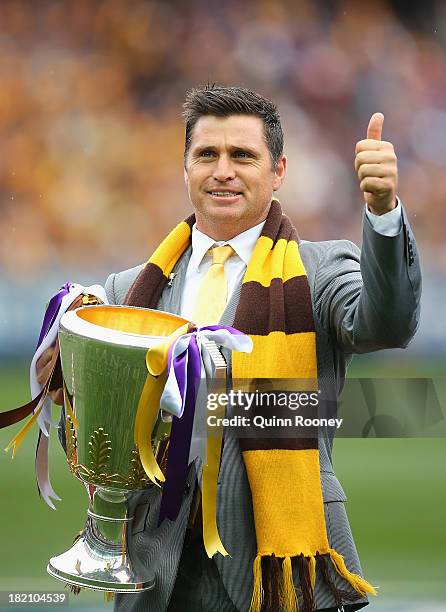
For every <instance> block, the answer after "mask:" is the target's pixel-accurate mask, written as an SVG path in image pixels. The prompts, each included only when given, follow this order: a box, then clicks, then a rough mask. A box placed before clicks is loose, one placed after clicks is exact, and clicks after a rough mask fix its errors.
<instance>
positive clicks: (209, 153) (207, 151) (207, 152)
mask: <svg viewBox="0 0 446 612" xmlns="http://www.w3.org/2000/svg"><path fill="white" fill-rule="evenodd" d="M214 155H215V153H214V151H211V150H210V149H205V150H204V151H200V157H213V156H214Z"/></svg>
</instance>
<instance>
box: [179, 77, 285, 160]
mask: <svg viewBox="0 0 446 612" xmlns="http://www.w3.org/2000/svg"><path fill="white" fill-rule="evenodd" d="M206 115H213V116H214V117H230V116H231V115H253V116H255V117H260V119H262V121H263V128H264V134H265V141H266V144H267V146H268V149H269V152H270V155H271V159H272V162H273V166H274V168H275V167H276V166H277V162H278V161H279V158H280V156H281V155H282V153H283V131H282V125H281V123H280V117H279V113H278V110H277V106H276V105H275V104H273V103H272V102H270V101H269V100H267V99H266V98H264V97H263V96H261V95H260V94H258V93H256V92H255V91H252V90H251V89H246V88H244V87H223V86H221V85H215V84H214V85H205V86H204V87H199V88H197V89H190V90H189V91H188V92H187V94H186V101H185V103H184V104H183V118H184V120H185V122H186V138H185V144H184V163H186V157H187V154H188V152H189V148H190V144H191V140H192V131H193V129H194V126H195V124H196V123H197V121H198V119H200V117H205V116H206Z"/></svg>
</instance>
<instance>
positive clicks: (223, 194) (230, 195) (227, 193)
mask: <svg viewBox="0 0 446 612" xmlns="http://www.w3.org/2000/svg"><path fill="white" fill-rule="evenodd" d="M208 194H209V195H211V196H213V197H215V198H235V197H236V196H239V195H242V192H241V191H224V190H220V191H208Z"/></svg>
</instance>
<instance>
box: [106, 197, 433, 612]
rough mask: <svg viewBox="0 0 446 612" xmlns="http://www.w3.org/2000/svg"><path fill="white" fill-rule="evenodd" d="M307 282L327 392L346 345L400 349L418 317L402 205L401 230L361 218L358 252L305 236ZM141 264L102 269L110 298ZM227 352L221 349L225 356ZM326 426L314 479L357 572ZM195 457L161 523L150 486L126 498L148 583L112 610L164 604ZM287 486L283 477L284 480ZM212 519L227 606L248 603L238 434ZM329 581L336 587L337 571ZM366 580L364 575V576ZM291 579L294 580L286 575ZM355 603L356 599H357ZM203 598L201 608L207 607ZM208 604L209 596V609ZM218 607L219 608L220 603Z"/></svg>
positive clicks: (182, 265) (246, 510) (324, 604)
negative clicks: (380, 228)
mask: <svg viewBox="0 0 446 612" xmlns="http://www.w3.org/2000/svg"><path fill="white" fill-rule="evenodd" d="M300 253H301V257H302V260H303V263H304V265H305V268H306V271H307V275H308V281H309V285H310V290H311V297H312V304H313V312H314V321H315V326H316V343H317V359H318V375H319V382H320V385H321V387H322V391H323V393H325V394H326V395H327V396H329V397H337V396H338V394H339V393H340V391H341V389H342V386H343V382H344V377H345V372H346V368H347V365H348V363H349V361H350V359H351V356H352V353H365V352H369V351H376V350H379V349H385V348H394V347H405V346H407V344H408V342H409V341H410V339H411V338H412V336H413V335H414V333H415V331H416V328H417V325H418V321H419V303H420V293H421V272H420V266H419V259H418V253H417V248H416V244H415V240H414V237H413V234H412V230H411V228H410V225H409V222H408V219H407V216H406V213H405V211H404V209H403V210H402V229H401V231H400V233H399V234H398V235H397V236H395V237H387V236H383V235H381V234H378V233H377V232H375V231H374V230H373V228H372V226H371V224H370V221H369V220H368V218H367V216H366V215H364V218H363V245H362V250H361V251H359V249H358V247H357V246H355V245H354V244H353V243H351V242H349V241H347V240H333V241H326V242H307V241H302V242H301V244H300ZM189 258H190V249H189V250H188V251H186V253H185V254H184V255H183V257H182V258H181V259H180V261H179V262H178V263H177V266H176V269H175V272H176V277H175V280H174V281H173V283H172V285H171V286H167V287H166V288H165V290H164V292H163V295H162V297H161V300H160V302H159V304H158V308H159V309H161V310H166V311H169V312H173V313H176V314H178V313H179V308H180V300H181V293H182V287H183V281H184V277H185V272H186V268H187V264H188V261H189ZM141 268H142V266H137V267H135V268H132V269H130V270H126V271H124V272H121V273H118V274H112V275H111V276H110V277H109V278H108V280H107V282H106V291H107V295H108V298H109V300H110V302H111V303H116V304H119V303H122V301H123V299H124V297H125V295H126V293H127V291H128V289H129V287H130V285H131V284H132V282H133V280H134V279H135V278H136V276H137V274H138V273H139V271H140V270H141ZM239 297H240V287H238V289H237V290H236V291H235V292H234V294H233V295H232V297H231V299H230V301H229V303H228V305H227V307H226V310H225V312H224V314H223V316H222V319H221V323H222V324H227V325H230V324H231V323H232V322H233V320H234V315H235V310H236V308H237V304H238V300H239ZM226 357H227V359H228V360H229V368H230V354H227V355H226ZM332 443H333V431H328V430H327V432H326V435H324V436H323V437H322V438H320V440H319V451H320V468H321V483H322V490H323V497H324V507H325V518H326V525H327V533H328V539H329V543H330V546H331V547H333V548H335V549H336V550H337V551H338V552H339V553H341V554H342V555H343V556H344V557H345V561H346V564H347V567H348V568H349V569H350V570H351V571H353V572H356V573H359V574H362V571H361V566H360V563H359V559H358V555H357V552H356V548H355V545H354V541H353V537H352V534H351V531H350V527H349V524H348V519H347V515H346V513H345V508H344V503H343V502H344V501H345V500H346V497H345V493H344V491H343V489H342V487H341V485H340V483H339V481H338V479H337V478H336V476H335V474H334V471H333V465H332V459H331V453H332ZM200 472H201V469H200V465H198V463H196V464H195V465H194V466H192V468H191V471H190V473H189V479H188V483H187V486H186V489H185V492H184V501H183V504H182V507H181V511H180V513H179V516H178V518H177V519H176V521H175V522H174V523H172V522H170V521H167V520H166V521H164V523H163V524H162V525H161V526H160V527H159V528H157V517H158V510H159V502H160V492H159V489H158V488H155V487H152V488H150V489H148V490H147V491H144V492H142V493H138V494H133V495H132V497H131V498H130V505H131V508H132V509H133V510H134V512H135V514H136V519H135V522H134V526H133V529H132V531H131V532H130V533H129V535H128V544H129V549H130V554H131V556H132V559H133V562H134V563H136V564H137V565H141V566H145V567H150V568H152V569H154V570H155V572H156V580H157V585H156V587H155V589H154V590H153V591H150V592H147V593H142V594H129V595H119V596H117V598H116V602H115V609H116V610H126V611H130V610H132V611H138V612H143V611H144V612H145V611H148V610H150V612H164V611H165V610H166V609H167V606H168V603H169V598H170V595H171V592H172V590H173V586H174V583H175V577H176V571H177V567H178V562H179V558H180V555H181V551H182V546H183V541H184V535H185V530H186V526H187V519H188V514H189V510H190V504H191V500H192V495H193V490H194V484H195V479H196V477H197V473H198V476H199V477H200ZM290 484H292V483H290ZM217 514H218V517H217V518H218V526H219V531H220V535H221V538H222V541H223V543H224V545H225V547H226V549H227V550H228V552H229V553H230V555H231V556H230V557H222V556H221V555H219V554H217V555H216V556H215V558H214V561H215V563H216V565H217V567H218V570H219V572H220V576H221V579H222V581H223V583H224V586H225V588H226V591H227V593H228V594H229V597H230V598H231V600H232V602H233V604H234V606H233V608H232V610H239V611H240V612H246V611H247V610H248V609H249V605H250V600H251V594H252V587H253V579H252V562H253V560H254V557H255V555H256V538H255V531H254V520H253V514H252V502H251V493H250V489H249V485H248V480H247V475H246V471H245V467H244V463H243V460H242V457H241V453H240V449H239V446H238V442H237V440H236V439H235V438H233V437H231V436H227V437H226V438H225V445H224V451H223V457H222V462H221V470H220V476H219V488H218V513H217ZM318 578H319V577H317V580H316V591H315V601H316V606H317V609H321V610H322V609H324V608H328V607H331V606H335V602H334V599H333V597H332V595H331V593H330V592H329V590H328V589H327V588H326V587H325V585H324V583H323V582H322V580H320V579H318ZM333 579H334V580H335V582H336V583H337V584H338V586H341V587H343V588H345V582H344V583H342V582H341V579H340V578H339V576H338V575H337V574H336V573H335V572H333ZM372 582H373V580H372ZM296 585H297V586H298V582H297V579H296ZM357 602H358V604H360V603H363V605H364V604H365V602H366V600H363V599H361V598H360V597H358V599H357ZM211 609H212V610H213V609H214V607H213V606H211V605H210V606H209V610H211ZM215 609H218V602H217V601H216V607H215ZM221 612H223V610H221Z"/></svg>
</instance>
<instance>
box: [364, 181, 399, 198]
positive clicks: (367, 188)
mask: <svg viewBox="0 0 446 612" xmlns="http://www.w3.org/2000/svg"><path fill="white" fill-rule="evenodd" d="M359 187H360V189H361V191H364V192H368V193H373V194H374V195H375V196H377V197H378V198H379V197H383V196H385V195H387V194H389V193H390V192H392V191H393V190H394V188H395V183H394V180H392V179H388V178H376V177H371V176H367V177H366V178H364V179H363V180H362V181H361V182H360V184H359Z"/></svg>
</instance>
